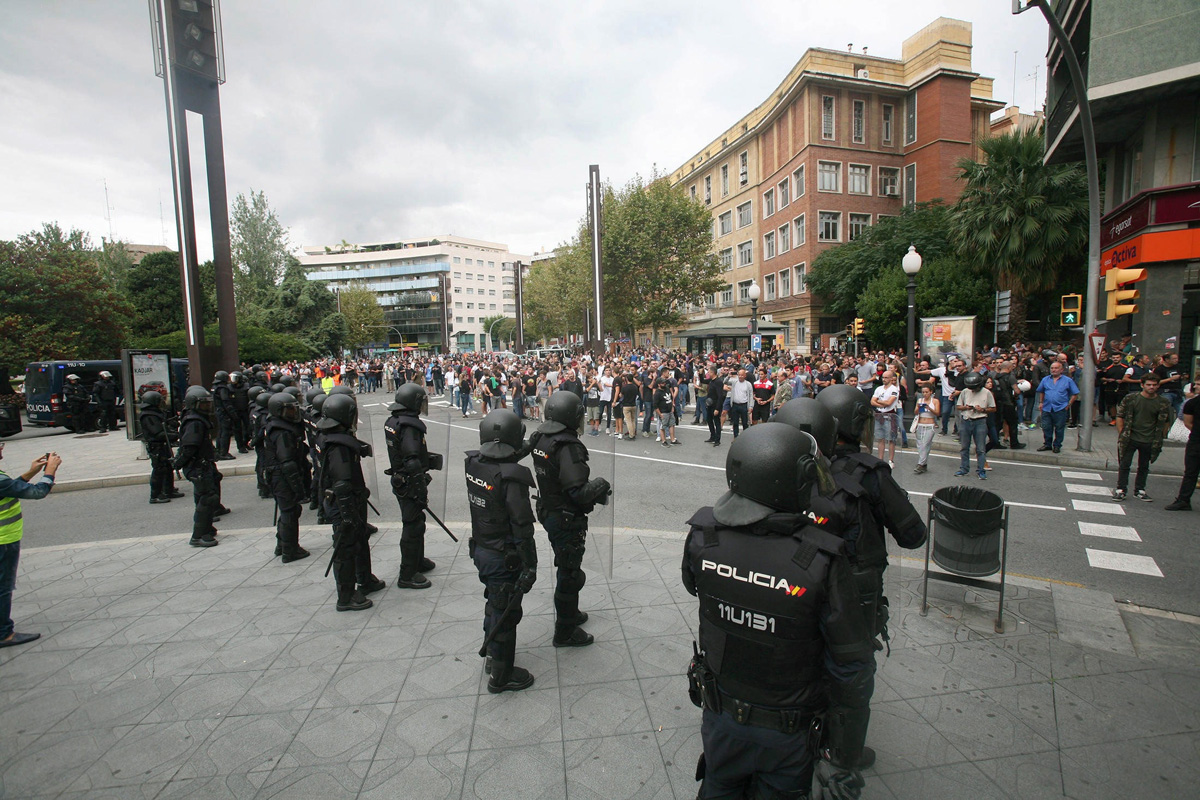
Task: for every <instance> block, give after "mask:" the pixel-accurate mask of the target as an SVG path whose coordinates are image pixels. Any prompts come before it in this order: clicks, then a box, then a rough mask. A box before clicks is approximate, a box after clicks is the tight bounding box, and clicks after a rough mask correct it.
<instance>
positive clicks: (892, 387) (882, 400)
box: [871, 369, 900, 469]
mask: <svg viewBox="0 0 1200 800" xmlns="http://www.w3.org/2000/svg"><path fill="white" fill-rule="evenodd" d="M871 407H872V408H873V409H875V441H876V442H877V443H878V448H879V453H878V454H877V455H878V458H879V459H880V460H883V453H884V450H885V449H886V450H887V454H888V455H887V462H888V466H889V467H892V468H893V469H894V468H895V467H896V462H895V459H896V439H897V438H898V436H899V419H900V415H899V414H898V413H896V412H897V411H898V409H899V408H900V387H898V386H897V385H896V373H894V372H892V371H891V370H890V369H889V370H887V371H886V372H884V373H883V385H882V386H879V387H877V388H876V389H875V391H874V392H872V393H871Z"/></svg>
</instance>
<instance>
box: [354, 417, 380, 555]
mask: <svg viewBox="0 0 1200 800" xmlns="http://www.w3.org/2000/svg"><path fill="white" fill-rule="evenodd" d="M356 399H357V400H358V427H357V428H356V429H355V431H354V436H355V437H356V438H357V439H358V440H359V441H360V442H362V443H363V444H365V445H368V446H369V447H362V448H360V451H359V452H360V453H361V454H362V462H361V464H362V473H363V480H364V481H366V484H367V489H369V490H370V492H371V495H370V497H369V498H368V501H369V503H370V505H369V506H368V507H367V522H369V523H371V524H372V525H375V526H377V527H379V526H381V525H382V524H383V523H382V522H381V521H380V515H381V513H382V512H383V511H384V507H383V504H384V503H385V502H386V500H385V497H384V495H387V494H388V492H386V491H385V492H384V494H382V495H381V494H380V491H379V487H380V486H384V487H386V486H387V485H388V484H387V483H386V477H385V479H384V480H380V477H379V476H380V475H381V474H382V472H383V470H385V469H387V466H388V461H387V443H386V441H385V440H384V437H383V423H384V421H385V420H386V419H387V411H386V410H385V409H384V408H381V407H380V405H378V404H374V403H372V399H371V398H370V396H369V395H363V394H360V395H358V396H357V398H356ZM376 541H378V540H377V539H374V540H372V544H375V543H376Z"/></svg>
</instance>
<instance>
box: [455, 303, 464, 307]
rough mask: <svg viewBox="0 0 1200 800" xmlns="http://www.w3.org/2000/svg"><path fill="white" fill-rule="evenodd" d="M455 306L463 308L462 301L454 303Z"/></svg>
mask: <svg viewBox="0 0 1200 800" xmlns="http://www.w3.org/2000/svg"><path fill="white" fill-rule="evenodd" d="M454 307H455V308H462V303H455V304H454Z"/></svg>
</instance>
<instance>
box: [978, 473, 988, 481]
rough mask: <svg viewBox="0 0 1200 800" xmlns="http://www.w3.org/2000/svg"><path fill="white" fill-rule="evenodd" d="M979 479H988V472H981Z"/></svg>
mask: <svg viewBox="0 0 1200 800" xmlns="http://www.w3.org/2000/svg"><path fill="white" fill-rule="evenodd" d="M979 480H981V481H986V480H987V473H986V472H981V473H979Z"/></svg>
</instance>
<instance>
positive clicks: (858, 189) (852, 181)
mask: <svg viewBox="0 0 1200 800" xmlns="http://www.w3.org/2000/svg"><path fill="white" fill-rule="evenodd" d="M847 172H848V174H847V176H846V177H847V181H846V191H848V192H850V194H870V193H871V168H870V167H868V166H866V165H865V164H851V165H850V166H849V168H848V170H847Z"/></svg>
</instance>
